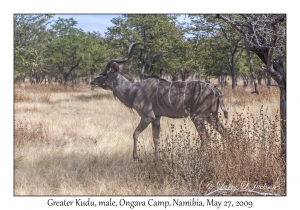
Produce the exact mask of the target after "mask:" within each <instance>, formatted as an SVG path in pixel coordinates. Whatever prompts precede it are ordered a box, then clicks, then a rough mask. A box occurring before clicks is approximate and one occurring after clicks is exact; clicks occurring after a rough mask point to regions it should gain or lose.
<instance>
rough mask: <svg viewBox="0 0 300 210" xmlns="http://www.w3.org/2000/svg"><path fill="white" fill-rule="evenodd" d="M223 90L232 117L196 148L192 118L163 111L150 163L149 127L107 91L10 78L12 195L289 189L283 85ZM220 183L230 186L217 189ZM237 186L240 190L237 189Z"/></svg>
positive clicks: (281, 191)
mask: <svg viewBox="0 0 300 210" xmlns="http://www.w3.org/2000/svg"><path fill="white" fill-rule="evenodd" d="M250 92H251V90H250V89H247V90H246V92H245V90H243V89H237V90H236V91H231V90H230V89H228V90H225V91H224V93H223V98H224V102H225V106H226V108H227V109H228V111H229V119H228V120H227V121H225V120H223V124H224V125H225V127H226V128H227V129H226V133H225V135H224V137H223V138H221V137H220V135H219V134H217V133H216V132H215V131H214V130H213V129H212V128H211V127H210V126H207V133H205V134H204V137H203V140H205V142H207V144H206V150H205V152H204V153H201V154H200V155H199V144H201V141H200V139H199V137H198V134H197V132H196V129H195V128H194V125H193V124H192V123H191V121H190V120H189V119H186V120H182V119H177V120H174V119H169V118H162V122H161V124H162V126H161V129H162V132H161V143H160V146H159V150H160V152H159V161H158V164H157V168H155V165H154V157H153V142H152V132H151V126H149V127H148V128H147V129H146V130H145V131H144V132H143V133H142V134H141V135H140V137H139V155H140V156H141V157H142V158H143V160H144V163H138V162H135V161H133V159H132V148H133V140H132V133H133V131H134V129H135V127H136V126H137V124H138V123H139V117H138V115H137V114H136V113H135V112H131V111H130V110H128V109H127V108H126V107H125V106H124V105H122V104H121V102H119V101H118V100H115V99H114V97H113V95H112V94H111V93H110V92H109V91H104V90H99V89H97V90H95V91H91V90H90V88H89V87H87V86H84V85H82V86H80V87H78V88H75V89H74V90H73V89H66V88H64V87H60V86H56V85H51V86H46V85H35V86H30V85H23V86H15V107H14V108H15V133H14V135H15V139H14V142H15V143H14V147H15V149H14V153H15V154H14V155H15V163H14V166H15V173H14V175H15V177H14V182H15V185H14V187H15V189H14V193H15V195H204V194H208V193H211V192H213V191H214V190H221V191H218V192H216V193H214V194H215V195H216V194H219V195H221V194H224V193H226V195H237V194H241V195H249V194H251V195H253V193H251V192H250V190H255V191H256V192H261V193H273V194H280V195H285V194H286V191H285V174H284V170H285V163H284V162H283V160H282V159H281V158H280V156H279V154H280V152H279V145H280V144H279V139H280V132H279V119H278V114H279V111H278V110H279V103H278V98H279V92H278V91H277V90H276V89H275V88H274V89H271V90H270V91H269V90H268V89H267V88H261V92H260V95H258V96H257V95H253V94H251V93H250ZM222 189H224V190H226V189H235V190H231V191H229V192H228V191H226V192H225V191H222ZM242 190H246V191H244V192H242Z"/></svg>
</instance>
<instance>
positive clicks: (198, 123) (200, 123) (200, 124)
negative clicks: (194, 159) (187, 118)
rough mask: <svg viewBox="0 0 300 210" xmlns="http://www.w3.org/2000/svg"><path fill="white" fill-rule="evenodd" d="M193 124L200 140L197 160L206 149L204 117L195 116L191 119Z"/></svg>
mask: <svg viewBox="0 0 300 210" xmlns="http://www.w3.org/2000/svg"><path fill="white" fill-rule="evenodd" d="M193 123H194V124H195V127H196V129H197V131H198V134H199V137H200V140H201V144H200V149H199V153H198V154H199V158H200V157H201V156H202V154H203V152H204V151H205V148H206V140H207V139H206V137H207V135H205V134H207V130H206V129H205V125H204V116H196V117H195V118H194V119H193Z"/></svg>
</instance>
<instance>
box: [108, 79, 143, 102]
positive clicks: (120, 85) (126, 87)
mask: <svg viewBox="0 0 300 210" xmlns="http://www.w3.org/2000/svg"><path fill="white" fill-rule="evenodd" d="M111 88H112V90H113V92H114V94H115V95H116V96H117V98H118V99H119V100H120V101H121V102H123V103H124V104H125V105H126V106H129V107H131V108H132V107H133V100H134V98H135V95H136V90H137V89H136V84H135V83H134V82H131V81H129V80H128V79H127V78H125V77H124V76H123V75H121V74H120V73H118V75H117V76H116V77H115V79H114V80H113V82H112V87H111Z"/></svg>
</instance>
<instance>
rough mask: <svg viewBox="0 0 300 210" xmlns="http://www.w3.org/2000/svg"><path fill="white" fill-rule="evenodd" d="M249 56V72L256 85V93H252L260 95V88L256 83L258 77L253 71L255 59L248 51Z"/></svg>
mask: <svg viewBox="0 0 300 210" xmlns="http://www.w3.org/2000/svg"><path fill="white" fill-rule="evenodd" d="M247 55H248V59H249V70H250V73H251V76H252V79H253V83H254V91H252V92H251V93H256V94H259V92H258V88H257V82H256V76H255V73H254V69H253V59H252V54H251V53H250V52H249V51H248V50H247Z"/></svg>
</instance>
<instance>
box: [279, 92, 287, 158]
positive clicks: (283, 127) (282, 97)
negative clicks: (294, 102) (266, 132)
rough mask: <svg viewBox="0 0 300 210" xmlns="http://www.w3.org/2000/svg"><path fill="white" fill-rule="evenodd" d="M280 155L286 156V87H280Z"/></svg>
mask: <svg viewBox="0 0 300 210" xmlns="http://www.w3.org/2000/svg"><path fill="white" fill-rule="evenodd" d="M280 119H281V155H282V156H286V88H285V87H282V88H280Z"/></svg>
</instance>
